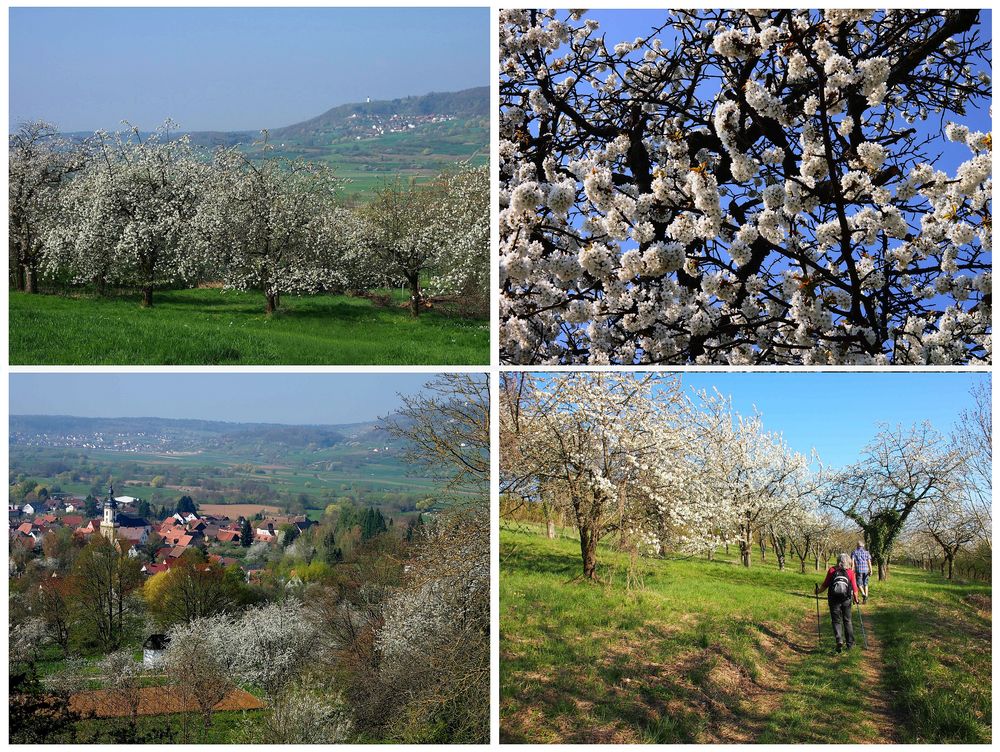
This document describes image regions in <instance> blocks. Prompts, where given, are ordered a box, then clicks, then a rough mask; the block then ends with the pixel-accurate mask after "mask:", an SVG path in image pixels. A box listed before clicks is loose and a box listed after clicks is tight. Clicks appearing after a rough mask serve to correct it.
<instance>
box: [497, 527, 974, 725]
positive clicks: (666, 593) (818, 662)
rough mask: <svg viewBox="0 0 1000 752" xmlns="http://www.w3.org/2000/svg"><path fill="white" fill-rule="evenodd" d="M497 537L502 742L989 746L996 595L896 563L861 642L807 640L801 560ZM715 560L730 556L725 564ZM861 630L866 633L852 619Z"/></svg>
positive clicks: (806, 587)
mask: <svg viewBox="0 0 1000 752" xmlns="http://www.w3.org/2000/svg"><path fill="white" fill-rule="evenodd" d="M566 536H567V537H564V538H562V539H557V540H551V541H550V540H548V539H546V538H545V537H544V536H543V535H541V530H540V529H539V528H536V527H534V526H531V525H524V524H518V525H517V526H516V529H514V530H503V531H502V532H501V553H500V562H501V564H500V633H501V642H500V651H501V652H500V692H501V706H500V718H501V741H503V742H510V743H547V742H563V743H575V742H581V743H609V742H634V743H682V742H690V743H704V742H713V743H749V742H768V743H783V744H789V743H791V744H794V743H850V742H856V743H887V742H902V743H916V742H926V743H942V742H965V743H987V744H988V743H990V741H991V725H992V716H991V702H992V699H991V698H992V696H991V652H992V651H991V623H992V622H991V605H990V604H991V588H990V586H989V585H984V584H968V583H950V582H948V581H947V580H945V579H943V578H941V577H939V576H937V575H935V574H929V573H927V572H923V571H920V570H915V569H908V568H905V567H901V566H894V567H893V570H892V572H891V576H890V578H889V580H888V581H887V582H884V583H878V582H873V583H872V587H871V594H872V598H871V600H870V602H869V605H866V606H864V608H863V616H864V620H865V627H866V628H867V634H868V640H869V649H867V650H862V649H858V650H854V651H851V652H849V653H845V654H843V655H834V654H833V653H832V648H833V636H832V630H831V627H830V619H829V613H828V612H827V611H826V603H825V601H821V604H820V606H821V618H820V620H819V624H820V628H821V634H822V642H821V644H820V645H817V642H818V640H817V618H816V604H815V599H814V598H813V595H812V593H813V585H814V583H816V582H819V581H821V579H822V577H821V576H820V573H818V572H815V571H813V570H812V568H811V567H807V572H806V574H799V573H798V571H797V567H796V566H795V565H793V564H791V563H790V564H789V566H790V567H791V570H785V571H783V572H779V571H777V568H776V566H775V564H774V561H773V557H769V561H767V562H766V563H764V564H761V563H760V561H759V559H758V560H757V561H755V562H754V563H753V566H752V567H751V568H750V569H749V570H747V569H744V568H742V567H740V566H738V565H737V564H736V563H735V562H733V561H726V560H721V561H714V562H708V561H706V560H704V559H695V558H690V559H681V558H677V559H670V560H663V559H642V560H640V562H639V565H638V571H637V572H635V574H636V575H638V577H639V579H640V580H641V583H642V586H641V587H633V588H632V589H631V590H628V589H626V579H627V577H626V575H627V573H628V559H627V557H625V556H623V555H621V554H617V553H615V552H613V551H611V550H610V549H608V548H604V549H603V550H602V551H601V554H600V558H599V574H600V575H601V577H602V583H601V584H590V583H586V582H583V581H581V580H579V579H576V578H577V576H578V575H579V574H580V572H581V564H580V548H579V541H578V540H575V539H573V538H572V537H570V531H566ZM723 558H725V557H723ZM855 631H856V636H857V639H858V647H859V648H861V642H862V640H861V631H860V628H859V627H858V622H857V609H855Z"/></svg>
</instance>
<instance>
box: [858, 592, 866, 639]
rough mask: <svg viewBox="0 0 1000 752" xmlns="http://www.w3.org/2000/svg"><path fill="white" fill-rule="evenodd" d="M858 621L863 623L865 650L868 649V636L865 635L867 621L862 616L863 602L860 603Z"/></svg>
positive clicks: (862, 633)
mask: <svg viewBox="0 0 1000 752" xmlns="http://www.w3.org/2000/svg"><path fill="white" fill-rule="evenodd" d="M858 621H859V622H861V639H862V641H863V642H864V643H865V650H867V649H868V635H867V634H865V620H864V617H862V616H861V602H860V601H859V602H858Z"/></svg>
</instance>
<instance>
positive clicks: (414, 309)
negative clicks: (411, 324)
mask: <svg viewBox="0 0 1000 752" xmlns="http://www.w3.org/2000/svg"><path fill="white" fill-rule="evenodd" d="M406 281H407V282H409V283H410V315H411V316H413V317H414V318H416V317H417V316H419V315H420V275H419V274H413V275H407V276H406Z"/></svg>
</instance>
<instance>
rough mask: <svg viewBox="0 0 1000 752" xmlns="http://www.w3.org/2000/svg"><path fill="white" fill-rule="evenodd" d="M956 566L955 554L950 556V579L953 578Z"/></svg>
mask: <svg viewBox="0 0 1000 752" xmlns="http://www.w3.org/2000/svg"><path fill="white" fill-rule="evenodd" d="M954 568H955V557H954V556H949V557H948V579H949V580H950V579H951V576H952V573H953V572H954Z"/></svg>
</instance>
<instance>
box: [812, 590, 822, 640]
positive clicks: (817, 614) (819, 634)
mask: <svg viewBox="0 0 1000 752" xmlns="http://www.w3.org/2000/svg"><path fill="white" fill-rule="evenodd" d="M813 591H814V592H815V594H816V644H817V645H819V646H821V647H822V635H821V632H820V626H819V585H813Z"/></svg>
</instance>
